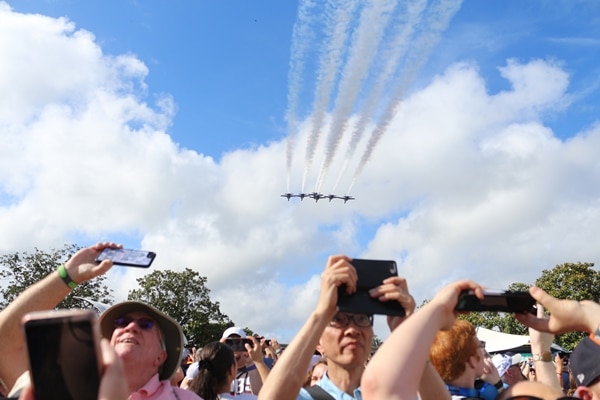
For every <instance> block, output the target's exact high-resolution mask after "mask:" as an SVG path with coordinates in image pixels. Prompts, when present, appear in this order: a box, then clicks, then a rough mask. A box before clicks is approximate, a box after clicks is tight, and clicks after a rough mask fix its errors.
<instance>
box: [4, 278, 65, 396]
mask: <svg viewBox="0 0 600 400" xmlns="http://www.w3.org/2000/svg"><path fill="white" fill-rule="evenodd" d="M70 290H71V289H69V287H68V286H67V285H65V283H64V282H63V281H62V279H61V278H60V277H59V276H58V273H57V272H56V271H54V272H52V273H51V274H49V275H48V276H46V277H45V278H44V279H42V280H41V281H39V282H37V283H35V284H33V285H32V286H30V287H29V288H27V289H26V290H25V291H24V292H23V293H21V294H20V295H19V296H18V297H17V298H16V299H15V300H14V301H13V302H12V303H10V304H9V305H8V306H7V307H6V308H5V309H4V310H3V311H2V312H0V337H1V338H2V340H1V341H0V354H2V357H0V379H2V380H3V381H4V382H5V384H6V385H7V386H8V387H9V388H10V387H12V385H13V384H14V383H15V381H16V379H17V378H18V377H19V375H21V374H22V373H23V372H25V371H26V370H27V365H28V362H27V354H26V351H25V340H24V337H23V333H22V331H21V320H22V319H23V316H24V315H25V314H27V313H29V312H32V311H40V310H50V309H53V308H54V307H56V305H57V304H58V303H60V301H61V300H62V299H64V298H65V296H67V295H68V294H69V292H70Z"/></svg>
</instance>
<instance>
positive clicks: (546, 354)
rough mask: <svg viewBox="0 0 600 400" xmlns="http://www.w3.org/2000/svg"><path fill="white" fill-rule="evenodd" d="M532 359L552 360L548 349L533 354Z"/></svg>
mask: <svg viewBox="0 0 600 400" xmlns="http://www.w3.org/2000/svg"><path fill="white" fill-rule="evenodd" d="M533 361H542V362H548V361H552V353H550V352H549V351H543V352H542V353H540V354H534V355H533Z"/></svg>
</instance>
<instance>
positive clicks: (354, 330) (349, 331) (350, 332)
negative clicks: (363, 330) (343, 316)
mask: <svg viewBox="0 0 600 400" xmlns="http://www.w3.org/2000/svg"><path fill="white" fill-rule="evenodd" d="M344 335H346V336H352V337H354V336H358V335H360V329H359V326H358V325H356V324H355V323H354V321H353V320H352V321H350V323H349V324H348V326H347V327H346V328H345V329H344Z"/></svg>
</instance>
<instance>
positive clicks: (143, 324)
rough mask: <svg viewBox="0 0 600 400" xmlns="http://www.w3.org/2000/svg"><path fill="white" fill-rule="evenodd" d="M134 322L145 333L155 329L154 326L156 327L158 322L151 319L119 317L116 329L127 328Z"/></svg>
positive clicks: (116, 320)
mask: <svg viewBox="0 0 600 400" xmlns="http://www.w3.org/2000/svg"><path fill="white" fill-rule="evenodd" d="M133 321H135V323H136V324H137V326H139V327H140V329H141V330H143V331H149V330H150V329H152V328H153V327H154V325H156V322H154V321H153V320H151V319H150V318H139V319H135V318H131V317H119V318H117V319H115V328H125V327H126V326H128V325H129V324H130V323H132V322H133Z"/></svg>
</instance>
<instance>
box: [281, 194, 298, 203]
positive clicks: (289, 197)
mask: <svg viewBox="0 0 600 400" xmlns="http://www.w3.org/2000/svg"><path fill="white" fill-rule="evenodd" d="M281 197H287V199H288V201H290V199H291V198H292V197H298V196H296V195H295V194H292V193H284V194H282V195H281Z"/></svg>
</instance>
